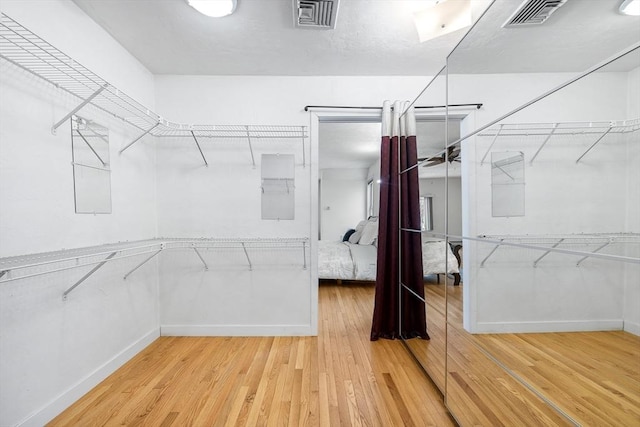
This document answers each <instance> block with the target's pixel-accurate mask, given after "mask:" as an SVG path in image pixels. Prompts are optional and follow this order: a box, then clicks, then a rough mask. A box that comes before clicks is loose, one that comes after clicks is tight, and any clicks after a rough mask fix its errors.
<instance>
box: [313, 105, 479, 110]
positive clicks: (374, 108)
mask: <svg viewBox="0 0 640 427" xmlns="http://www.w3.org/2000/svg"><path fill="white" fill-rule="evenodd" d="M445 107H446V105H429V106H423V107H413V108H415V109H416V110H420V109H422V110H426V109H431V108H445ZM449 107H476V109H478V110H479V109H480V108H481V107H482V103H475V104H449ZM310 108H336V109H338V108H343V109H346V110H382V107H345V106H340V105H306V106H305V107H304V111H309V109H310ZM391 109H392V110H393V106H392V107H391Z"/></svg>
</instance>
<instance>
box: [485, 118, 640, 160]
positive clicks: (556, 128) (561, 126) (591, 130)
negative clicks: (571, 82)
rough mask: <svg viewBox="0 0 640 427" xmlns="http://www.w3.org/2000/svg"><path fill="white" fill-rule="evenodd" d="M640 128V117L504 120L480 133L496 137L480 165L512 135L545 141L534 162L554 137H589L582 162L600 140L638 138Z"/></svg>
mask: <svg viewBox="0 0 640 427" xmlns="http://www.w3.org/2000/svg"><path fill="white" fill-rule="evenodd" d="M638 131H640V118H635V119H630V120H610V121H600V122H556V123H502V124H499V125H497V126H493V127H491V128H489V129H486V130H485V131H484V132H482V133H479V134H478V136H479V137H489V138H492V140H491V144H490V145H489V147H488V148H487V151H486V152H485V154H484V156H483V157H482V161H481V162H480V164H484V163H485V159H486V158H487V156H488V154H489V152H490V151H491V149H492V148H493V146H494V145H495V144H496V142H497V141H498V139H499V138H510V139H512V140H513V139H517V140H521V139H522V138H540V139H541V140H542V143H541V144H540V146H539V147H538V150H537V151H536V153H535V154H534V155H533V157H532V158H531V160H530V162H531V163H533V161H534V160H535V158H536V157H537V156H538V154H540V152H541V151H542V149H543V148H544V147H545V145H546V144H547V143H548V142H550V141H551V140H552V139H554V138H555V139H557V138H563V137H564V138H567V137H572V138H579V139H581V140H584V138H589V139H590V140H591V141H592V143H591V144H590V145H589V147H588V148H587V150H586V151H585V152H584V153H582V155H581V156H580V157H578V158H577V160H576V163H578V162H580V160H582V158H583V157H584V156H586V155H587V153H589V152H590V151H591V150H592V149H593V148H594V147H595V146H596V145H598V144H599V143H601V142H603V141H606V140H609V139H612V138H625V137H627V138H630V137H632V136H633V137H636V134H635V132H638Z"/></svg>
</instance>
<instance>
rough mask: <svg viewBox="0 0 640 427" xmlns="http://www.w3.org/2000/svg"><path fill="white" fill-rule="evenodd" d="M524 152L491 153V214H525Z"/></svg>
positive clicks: (495, 215)
mask: <svg viewBox="0 0 640 427" xmlns="http://www.w3.org/2000/svg"><path fill="white" fill-rule="evenodd" d="M524 188H525V187H524V154H522V152H510V151H506V152H492V153H491V215H492V216H494V217H497V216H524Z"/></svg>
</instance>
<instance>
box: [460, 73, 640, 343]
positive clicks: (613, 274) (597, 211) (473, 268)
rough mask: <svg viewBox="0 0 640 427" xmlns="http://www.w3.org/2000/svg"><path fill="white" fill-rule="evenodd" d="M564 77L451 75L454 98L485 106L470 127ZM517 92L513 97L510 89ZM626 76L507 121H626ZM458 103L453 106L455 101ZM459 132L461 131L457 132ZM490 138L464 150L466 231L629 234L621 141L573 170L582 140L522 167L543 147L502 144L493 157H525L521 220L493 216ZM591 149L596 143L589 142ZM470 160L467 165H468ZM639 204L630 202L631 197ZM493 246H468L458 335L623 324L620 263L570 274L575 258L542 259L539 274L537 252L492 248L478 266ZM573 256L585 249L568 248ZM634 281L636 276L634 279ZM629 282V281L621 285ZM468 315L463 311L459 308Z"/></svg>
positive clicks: (560, 144) (552, 146) (555, 146)
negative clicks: (486, 158)
mask: <svg viewBox="0 0 640 427" xmlns="http://www.w3.org/2000/svg"><path fill="white" fill-rule="evenodd" d="M569 77H570V75H546V74H536V75H519V76H505V75H501V76H494V75H482V76H458V77H456V78H453V79H452V80H453V81H454V82H455V89H454V93H455V94H458V95H457V96H461V94H462V93H465V94H466V98H471V99H476V100H480V101H481V102H483V103H484V106H483V108H482V109H481V110H479V111H478V112H476V113H474V114H473V115H472V117H471V119H472V120H473V121H474V123H473V125H472V126H471V127H472V128H477V127H479V126H480V125H481V124H483V123H488V122H489V121H491V120H492V119H493V118H495V117H496V116H497V115H500V114H503V113H505V112H506V111H508V109H509V108H512V107H513V106H514V105H513V104H514V102H515V101H514V99H515V100H516V101H517V102H520V101H521V100H526V99H531V98H533V97H534V96H536V95H539V94H540V92H539V90H540V88H541V87H550V86H553V85H555V84H557V83H558V82H560V81H563V80H566V79H568V78H569ZM516 86H519V87H520V89H519V91H518V92H517V93H515V94H512V92H513V88H514V87H516ZM626 93H627V75H626V73H598V74H594V75H592V76H590V77H588V78H586V79H585V80H583V81H580V82H578V83H576V84H573V85H571V86H569V87H567V88H565V89H563V90H561V91H560V92H557V93H556V94H554V95H551V96H550V97H549V98H547V99H545V100H543V101H541V102H539V103H537V104H534V105H533V106H531V107H529V108H527V109H525V110H523V111H521V112H520V113H518V114H516V115H514V116H512V117H510V118H509V119H508V120H506V121H505V122H507V123H518V122H520V123H527V122H534V123H535V122H547V123H548V122H558V121H608V120H615V119H617V120H621V119H624V118H626V116H627V102H626ZM456 101H458V102H460V101H461V99H456V98H455V97H454V99H453V100H452V102H456ZM464 133H465V132H464V131H463V134H464ZM491 141H492V138H490V137H476V138H473V139H470V140H469V141H467V142H465V143H464V150H465V153H464V155H463V157H464V158H466V159H467V160H466V162H467V164H465V165H464V168H465V171H464V172H463V176H466V178H465V179H468V183H467V184H465V185H464V187H465V191H464V194H465V197H467V200H466V202H465V205H466V206H467V209H469V212H468V221H469V224H468V229H465V234H466V235H469V236H472V237H473V236H478V235H523V234H528V235H534V236H535V235H554V234H572V233H573V234H579V233H598V232H609V233H616V232H624V231H631V230H628V229H627V227H626V219H627V218H626V209H625V206H627V203H628V200H629V197H628V196H629V193H628V192H627V174H626V168H625V167H620V165H621V164H623V165H624V164H625V163H624V162H623V160H622V159H625V158H626V154H625V153H626V150H627V147H626V145H625V144H624V143H620V142H615V141H610V142H608V143H607V142H605V141H603V143H602V144H601V145H599V146H597V147H596V148H594V150H593V151H592V152H591V153H589V155H588V156H587V157H585V158H584V159H583V160H582V161H581V162H580V163H579V164H576V163H575V161H576V159H577V158H578V157H579V156H580V155H581V154H582V153H583V152H584V151H585V150H586V149H587V148H588V146H589V145H590V141H589V140H581V139H579V138H577V137H576V138H572V139H570V138H564V139H556V140H555V141H553V142H550V143H549V144H548V145H547V146H545V148H544V149H543V150H542V151H541V152H540V154H539V155H538V157H537V158H536V160H535V162H534V163H533V165H530V164H529V161H530V160H531V158H532V157H533V155H534V153H535V152H536V151H537V149H538V148H539V147H540V145H541V144H542V143H543V141H544V139H539V138H538V139H535V138H534V139H531V138H528V139H524V138H501V139H499V140H498V141H497V143H496V145H494V147H493V149H492V151H523V152H524V154H525V164H526V169H525V181H526V190H525V191H526V215H525V217H511V218H493V217H492V216H491V171H490V166H489V164H488V163H485V165H484V166H480V160H481V158H482V157H483V156H484V154H485V152H486V150H487V148H488V147H489V145H490V143H491ZM591 142H593V141H591ZM469 160H470V161H469ZM634 197H636V200H637V196H634ZM492 248H493V246H492V245H487V244H484V245H483V244H474V243H471V242H469V244H467V245H466V247H465V251H464V256H465V261H464V262H465V265H466V266H468V267H469V268H466V269H465V273H466V274H469V276H468V277H465V279H466V280H465V283H471V286H469V287H467V288H466V289H465V299H467V301H468V302H467V303H468V304H469V307H468V310H466V313H465V314H466V315H467V316H468V317H467V319H466V323H465V327H467V328H468V329H469V330H471V331H472V332H509V331H555V330H584V329H587V330H591V329H596V330H597V329H617V328H622V326H623V301H624V298H625V296H624V282H625V277H624V274H623V273H622V272H623V271H624V269H623V268H621V266H620V265H619V264H616V263H612V262H608V261H597V260H592V259H590V260H588V261H586V262H584V263H583V264H581V266H580V267H578V268H576V267H575V262H576V261H577V259H575V257H566V256H558V255H555V254H552V255H549V256H547V257H546V258H545V260H544V261H543V262H541V263H540V265H539V266H538V267H537V268H535V269H534V268H532V264H533V261H534V260H535V259H536V258H537V257H538V256H540V255H542V252H535V251H524V252H523V251H517V250H509V249H508V248H503V249H499V250H498V251H497V252H496V253H495V254H494V255H492V257H491V258H490V260H489V261H487V263H486V264H485V266H484V267H482V268H481V267H480V263H481V261H482V260H483V259H484V258H485V257H486V256H487V255H488V254H489V252H490V251H491V249H492ZM573 249H575V250H584V249H585V248H580V247H575V246H574V247H573ZM631 275H632V276H633V277H632V278H635V279H636V280H637V278H638V276H637V273H632V274H631ZM627 281H628V280H627ZM465 308H467V307H465Z"/></svg>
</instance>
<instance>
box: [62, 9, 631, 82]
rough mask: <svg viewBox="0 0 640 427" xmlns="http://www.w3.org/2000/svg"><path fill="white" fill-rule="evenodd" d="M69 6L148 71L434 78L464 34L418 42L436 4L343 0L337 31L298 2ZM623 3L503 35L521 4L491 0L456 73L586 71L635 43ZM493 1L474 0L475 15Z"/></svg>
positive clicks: (567, 13) (572, 12) (564, 13)
mask: <svg viewBox="0 0 640 427" xmlns="http://www.w3.org/2000/svg"><path fill="white" fill-rule="evenodd" d="M447 1H449V2H455V1H462V0H447ZM74 2H75V3H76V4H77V5H78V6H79V7H80V8H82V10H84V11H85V12H86V13H87V14H88V15H89V16H90V17H91V18H93V19H94V20H95V21H96V22H97V23H98V24H100V25H101V26H102V27H104V28H105V29H106V30H107V31H108V32H109V33H110V34H111V35H112V36H113V37H114V38H115V39H116V40H118V41H119V42H120V43H121V44H122V45H123V46H124V47H125V48H126V49H127V50H129V52H131V53H132V54H133V55H134V56H135V57H136V58H138V59H139V60H140V61H141V62H142V64H144V65H145V66H146V67H147V68H148V69H149V70H150V71H151V72H152V73H154V74H204V75H433V74H434V73H435V72H436V71H437V70H439V69H440V67H442V66H443V65H444V63H445V58H446V56H447V54H448V53H449V52H450V51H451V50H452V49H453V48H454V47H455V45H456V44H457V43H458V41H459V40H460V39H461V38H462V36H463V35H464V32H465V30H460V31H456V32H454V33H451V34H448V35H445V36H442V37H439V38H436V39H433V40H430V41H427V42H424V43H420V42H419V40H418V32H417V31H416V28H415V25H414V21H413V14H414V12H416V11H420V10H423V9H424V8H425V4H428V3H430V2H432V0H431V1H429V0H342V1H341V2H340V7H339V12H338V19H337V25H336V28H335V30H314V29H300V28H296V27H294V0H238V7H237V9H236V12H235V13H234V14H233V15H231V16H228V17H224V18H209V17H206V16H204V15H201V14H200V13H198V12H196V11H195V10H194V9H192V8H191V7H189V6H188V5H187V2H186V0H109V1H107V0H74ZM621 2H622V0H568V1H567V3H566V4H565V5H564V6H562V7H561V8H559V9H558V10H557V11H556V12H555V13H554V14H553V15H552V16H551V18H549V20H548V21H547V22H545V23H544V24H543V25H541V26H529V27H525V28H518V29H503V28H501V26H502V24H503V23H504V22H505V21H506V20H507V18H508V17H509V16H510V15H511V14H512V13H513V12H514V11H515V10H516V9H517V7H518V6H519V5H520V4H521V3H522V0H496V1H495V2H494V3H493V4H492V6H491V7H490V8H489V10H488V12H487V13H486V14H485V16H484V17H483V19H482V20H481V22H480V23H479V24H478V25H477V26H476V27H475V28H474V30H473V33H472V34H471V35H472V36H471V37H467V38H466V39H465V42H464V43H463V45H461V46H460V49H458V52H459V54H458V55H454V58H456V61H455V64H454V65H455V71H457V72H465V73H471V72H474V73H487V72H525V71H532V72H540V71H582V70H584V69H585V68H586V67H588V66H590V65H592V64H594V63H596V62H598V61H599V60H601V59H602V58H606V57H608V56H609V55H610V54H611V52H616V51H618V50H620V49H622V48H623V47H626V46H628V45H630V44H632V43H635V42H637V41H638V40H640V18H638V17H629V16H623V15H620V14H619V13H617V8H618V6H619V4H620V3H621ZM489 3H490V0H472V11H473V15H474V17H475V18H477V17H478V16H479V15H480V13H481V12H482V11H483V10H484V8H485V7H486V6H487V5H488V4H489ZM568 53H569V54H568ZM462 54H464V60H462V59H461V57H462Z"/></svg>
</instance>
